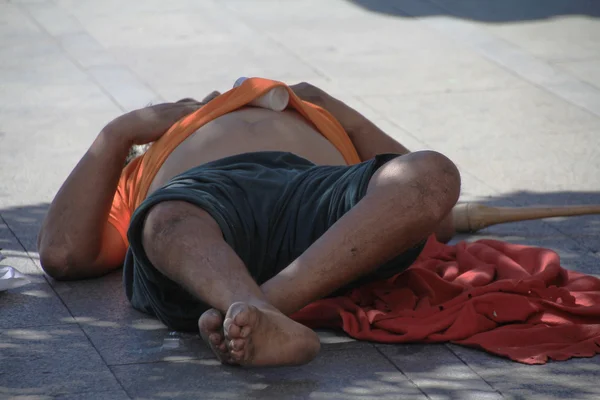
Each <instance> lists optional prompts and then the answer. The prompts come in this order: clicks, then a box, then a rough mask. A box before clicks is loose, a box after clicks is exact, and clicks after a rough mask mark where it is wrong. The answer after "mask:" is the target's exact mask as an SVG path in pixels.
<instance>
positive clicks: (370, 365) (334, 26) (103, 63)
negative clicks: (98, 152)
mask: <svg viewBox="0 0 600 400" xmlns="http://www.w3.org/2000/svg"><path fill="white" fill-rule="evenodd" d="M599 18H600V3H599V2H598V1H596V0H568V1H562V0H531V1H529V0H504V1H493V0H488V1H484V0H421V1H417V0H388V1H384V0H381V1H375V0H297V1H294V0H288V1H284V0H281V1H277V0H219V1H216V0H214V1H208V0H206V1H204V0H170V1H159V0H144V1H142V0H139V1H121V0H103V1H91V0H38V1H36V0H30V1H27V0H23V1H19V0H0V248H2V250H1V253H2V254H3V255H4V256H5V257H7V258H6V259H5V260H4V261H2V262H0V264H1V265H11V266H14V267H16V268H17V269H18V270H20V271H21V272H24V273H27V274H28V276H29V277H30V279H31V281H32V283H31V284H29V285H26V286H23V287H22V288H19V289H15V290H11V291H8V292H4V293H0V398H2V399H4V398H19V399H50V398H59V399H69V400H74V399H115V400H120V399H129V398H139V399H188V398H189V399H246V398H248V399H253V398H261V399H308V398H310V399H352V400H358V399H413V398H414V399H443V400H450V399H457V400H458V399H498V398H509V399H525V398H526V399H564V398H570V399H598V398H600V386H599V385H598V377H599V376H600V357H598V356H597V357H595V358H590V359H574V360H570V361H566V362H554V363H549V364H547V365H543V366H526V365H520V364H517V363H514V362H510V361H507V360H504V359H501V358H497V357H493V356H490V355H487V354H485V353H483V352H479V351H477V350H473V349H465V348H462V347H459V346H455V345H420V344H413V345H376V344H371V343H359V342H356V341H352V340H350V339H348V338H346V337H344V336H342V335H340V334H336V333H333V332H322V333H321V337H322V341H323V342H324V351H323V352H322V354H321V355H320V356H319V357H318V358H317V359H316V360H315V361H314V362H312V363H310V364H309V365H306V366H303V367H300V368H279V369H256V370H244V369H239V368H230V367H222V366H220V365H219V364H218V363H216V362H215V361H214V360H213V359H212V358H211V356H210V353H209V352H208V350H207V349H206V348H205V347H204V346H203V345H202V344H201V343H200V342H199V341H198V339H197V338H194V337H191V336H180V337H177V336H172V335H170V333H169V331H168V330H166V329H165V328H164V327H163V326H162V325H161V324H159V323H158V322H156V321H155V320H153V319H152V318H149V317H148V316H146V315H143V314H141V313H138V312H136V311H134V310H133V309H131V308H130V307H129V305H128V303H127V301H126V299H125V296H124V293H123V290H122V288H121V284H120V274H119V273H118V272H117V273H114V274H111V275H109V276H107V277H105V278H102V279H97V280H89V281H82V282H70V283H59V282H54V281H52V280H51V279H49V278H46V277H45V276H44V274H43V273H42V271H41V269H40V265H39V260H38V254H37V252H36V245H35V239H36V234H37V231H38V229H39V226H40V222H41V219H42V218H43V215H44V213H45V211H46V209H47V206H48V204H49V202H50V201H51V200H52V198H53V195H54V194H55V193H56V191H57V189H58V187H59V186H60V184H61V183H62V181H63V180H64V179H65V177H66V176H67V174H68V173H69V172H70V170H71V169H72V168H73V167H74V165H75V163H76V162H77V161H78V159H79V158H80V157H81V155H82V154H83V153H84V152H85V150H86V149H87V147H88V146H89V145H90V143H91V141H92V140H93V138H94V137H95V135H96V134H97V133H98V132H99V131H100V129H101V128H102V127H103V126H104V124H105V123H107V122H108V121H109V120H110V119H112V118H114V117H116V116H117V115H119V114H120V113H122V112H124V111H127V110H131V109H135V108H139V107H142V106H145V105H147V104H148V103H150V102H156V101H174V100H177V99H179V98H182V97H202V96H204V95H205V94H207V93H209V92H210V91H212V90H214V89H219V90H222V91H223V90H227V89H228V88H230V87H231V85H232V84H233V82H234V80H235V79H236V78H237V77H239V76H263V77H268V78H273V79H279V80H283V81H286V82H288V83H290V84H291V83H296V82H299V81H308V82H312V83H314V84H315V85H317V86H321V87H322V88H324V89H326V90H328V91H330V92H331V93H332V94H333V95H336V96H338V97H340V98H341V99H343V100H344V101H346V102H347V103H349V104H351V105H352V106H354V107H355V108H357V109H359V110H360V111H361V112H363V114H365V115H366V116H368V117H369V118H371V119H372V120H373V121H375V122H376V123H377V124H378V125H379V126H380V127H381V128H383V129H384V130H386V131H387V132H389V133H390V134H391V135H393V136H394V137H395V138H397V139H398V140H399V141H400V142H401V143H403V144H405V145H406V146H407V147H408V148H410V149H412V150H418V149H435V150H438V151H441V152H443V153H445V154H447V155H448V156H449V157H450V158H452V159H453V160H454V161H455V162H456V163H457V164H458V165H459V167H460V169H461V172H462V175H463V181H464V187H463V193H462V200H464V201H466V200H478V201H481V202H483V203H486V204H496V205H534V204H555V205H562V204H591V203H597V204H600V19H599ZM482 237H492V238H498V239H501V240H507V241H511V242H517V243H523V244H528V245H536V246H543V247H549V248H552V249H554V250H556V251H558V252H559V254H560V255H561V257H562V263H563V265H564V266H565V267H567V268H572V269H576V270H580V271H584V272H586V273H590V274H595V275H600V216H596V217H577V218H569V219H565V218H555V219H548V220H544V221H535V222H526V223H516V224H507V225H502V226H497V227H494V228H490V229H487V230H484V231H482V232H481V233H480V234H479V235H474V236H471V237H465V238H464V239H468V240H476V239H479V238H482Z"/></svg>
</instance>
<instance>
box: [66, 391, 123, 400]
mask: <svg viewBox="0 0 600 400" xmlns="http://www.w3.org/2000/svg"><path fill="white" fill-rule="evenodd" d="M130 398H131V397H129V396H128V395H127V393H126V392H125V391H124V390H111V391H110V392H86V393H74V394H67V395H61V396H56V397H54V399H56V400H128V399H130Z"/></svg>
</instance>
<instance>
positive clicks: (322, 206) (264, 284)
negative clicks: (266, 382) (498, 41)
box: [38, 78, 460, 366]
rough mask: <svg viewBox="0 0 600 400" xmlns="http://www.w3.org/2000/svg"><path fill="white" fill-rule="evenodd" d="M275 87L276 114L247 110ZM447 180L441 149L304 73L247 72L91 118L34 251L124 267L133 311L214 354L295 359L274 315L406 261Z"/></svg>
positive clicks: (455, 190) (308, 355)
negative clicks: (285, 98)
mask: <svg viewBox="0 0 600 400" xmlns="http://www.w3.org/2000/svg"><path fill="white" fill-rule="evenodd" d="M278 87H279V88H284V89H285V90H287V91H288V92H289V96H290V99H289V104H288V107H287V108H286V109H285V110H284V111H281V112H277V111H273V110H270V109H265V108H259V107H251V106H249V103H250V102H251V101H253V100H254V99H256V98H259V97H260V96H261V95H263V94H265V93H267V92H268V91H269V90H271V89H273V88H278ZM146 143H152V145H151V146H150V147H149V149H148V150H147V151H146V152H145V153H144V154H143V155H141V156H140V157H137V158H135V159H134V160H133V161H131V162H129V163H128V164H127V165H126V166H125V167H124V165H125V164H126V158H127V155H128V152H129V150H130V148H131V147H132V146H133V145H140V144H146ZM459 191H460V176H459V173H458V170H457V168H456V167H455V165H454V164H453V163H452V162H451V161H450V160H449V159H448V158H446V157H445V156H443V155H442V154H439V153H436V152H433V151H420V152H412V153H411V152H409V151H408V150H407V149H406V148H404V147H403V146H402V145H400V144H399V143H398V142H396V141H394V140H393V139H392V138H390V137H389V136H387V135H386V134H385V133H383V132H382V131H381V130H379V129H378V128H377V127H376V126H375V125H373V124H372V123H371V122H369V121H368V120H367V119H366V118H364V117H363V116H362V115H361V114H359V113H358V112H357V111H355V110H353V109H352V108H350V107H348V106H347V105H345V104H344V103H342V102H341V101H339V100H337V99H334V98H333V97H331V96H330V95H328V94H326V93H325V92H323V91H322V90H320V89H318V88H316V87H314V86H312V85H310V84H307V83H301V84H298V85H294V86H290V87H288V86H286V85H285V84H283V83H281V82H276V81H271V80H267V79H261V78H251V79H247V80H246V81H244V82H243V83H242V84H241V85H240V86H239V87H236V88H234V89H232V90H230V91H228V92H226V93H224V94H218V93H215V94H213V95H212V96H209V97H208V98H207V99H205V101H203V102H197V101H194V100H191V99H185V100H181V101H179V102H176V103H167V104H159V105H154V106H150V107H147V108H144V109H141V110H137V111H133V112H130V113H127V114H125V115H122V116H120V117H118V118H116V119H115V120H114V121H112V122H110V123H109V124H108V125H106V127H105V128H104V129H103V130H102V131H101V132H100V133H99V135H98V137H97V138H96V140H95V141H94V142H93V144H92V145H91V147H90V148H89V150H88V151H87V153H86V154H85V155H84V156H83V158H82V159H81V161H80V162H79V163H78V164H77V166H76V167H75V169H74V170H73V172H72V173H71V174H70V175H69V177H68V178H67V180H66V181H65V183H64V184H63V186H62V187H61V189H60V190H59V192H58V194H57V195H56V198H55V199H54V200H53V202H52V204H51V205H50V208H49V210H48V214H47V216H46V218H45V220H44V223H43V226H42V229H41V231H40V235H39V240H38V247H39V253H40V260H41V263H42V266H43V268H44V270H45V271H46V272H47V273H48V274H49V275H51V276H53V277H54V278H56V279H79V278H91V277H95V276H100V275H103V274H105V273H108V272H109V271H112V270H114V269H116V268H119V267H121V266H123V275H124V277H123V280H124V285H125V290H126V294H127V297H128V299H129V300H130V302H131V304H132V305H133V307H135V308H136V309H138V310H141V311H143V312H146V313H149V314H151V315H154V316H156V317H157V318H158V319H159V320H160V321H162V322H163V323H164V324H166V325H167V326H169V327H170V328H171V329H176V330H186V331H196V332H198V331H199V332H200V335H201V336H202V338H203V339H204V340H205V341H206V342H207V344H208V345H209V346H210V347H211V349H212V350H213V352H214V353H215V355H216V356H217V357H218V358H219V360H220V361H221V362H223V363H228V364H239V365H248V366H267V365H269V366H272V365H297V364H302V363H306V362H308V361H310V360H312V359H313V358H314V357H315V356H316V354H317V353H318V351H319V347H320V345H319V339H318V336H317V335H316V334H315V333H314V332H313V331H312V330H311V329H309V328H307V327H305V326H303V325H301V324H299V323H297V322H295V321H293V320H292V319H290V318H289V316H290V315H291V314H293V313H294V312H296V311H298V310H300V309H301V308H303V307H304V306H306V305H308V304H309V303H311V302H313V301H315V300H317V299H319V298H322V297H326V296H331V295H335V294H336V293H343V291H345V290H347V289H349V288H352V287H355V286H358V285H361V284H364V283H366V282H369V281H372V280H378V279H385V278H388V277H391V276H393V275H395V274H397V273H399V272H401V271H403V270H405V269H406V268H407V267H408V266H410V264H411V263H412V262H413V261H414V260H415V259H416V257H417V256H418V255H419V253H420V251H421V249H422V248H423V245H424V241H425V239H426V238H427V237H428V236H429V235H430V234H432V233H437V234H438V238H440V240H443V239H445V238H447V235H448V232H449V231H450V230H451V229H452V226H451V224H452V221H451V218H449V217H448V216H449V213H450V211H451V210H452V208H453V206H454V205H455V203H456V201H457V199H458V196H459Z"/></svg>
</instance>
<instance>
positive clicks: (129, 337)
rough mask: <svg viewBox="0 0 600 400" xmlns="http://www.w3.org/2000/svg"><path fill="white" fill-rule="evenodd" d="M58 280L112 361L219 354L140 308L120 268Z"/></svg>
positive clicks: (335, 339) (328, 340)
mask: <svg viewBox="0 0 600 400" xmlns="http://www.w3.org/2000/svg"><path fill="white" fill-rule="evenodd" d="M52 284H53V286H54V289H55V290H56V291H57V293H58V295H59V296H60V298H61V299H62V301H64V303H65V304H66V305H67V307H68V309H69V311H70V312H71V313H72V314H73V316H74V317H75V320H76V321H77V323H78V324H79V325H80V326H81V328H82V329H83V330H84V332H85V333H86V335H87V336H88V337H89V338H90V340H91V342H92V343H93V344H94V346H95V347H96V349H97V350H98V352H99V353H100V354H101V355H102V357H103V358H104V360H106V363H107V364H108V365H120V364H132V363H147V362H155V361H162V360H193V359H204V358H207V359H212V358H214V356H213V354H212V352H211V351H210V349H209V348H208V347H206V346H205V345H204V343H203V342H202V340H201V339H200V337H199V336H198V335H197V334H193V333H181V332H172V331H170V330H169V329H167V328H166V327H165V326H164V325H163V324H161V323H160V322H159V321H158V320H156V319H155V318H153V317H151V316H149V315H146V314H144V313H141V312H138V311H136V310H134V309H133V307H132V306H131V304H130V303H129V301H128V300H127V298H126V296H125V291H124V288H123V285H122V278H121V272H120V271H116V272H114V273H112V274H110V275H108V276H106V277H103V278H100V279H94V280H88V281H82V282H55V281H52ZM319 336H320V337H321V340H322V342H323V349H324V350H340V349H352V348H363V347H370V346H371V345H370V344H368V343H362V342H357V341H355V340H353V339H352V338H350V337H348V336H347V335H345V334H343V333H340V332H334V331H320V332H319Z"/></svg>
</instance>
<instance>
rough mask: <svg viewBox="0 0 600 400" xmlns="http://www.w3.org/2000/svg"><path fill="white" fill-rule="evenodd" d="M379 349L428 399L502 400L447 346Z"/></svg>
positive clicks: (381, 347)
mask: <svg viewBox="0 0 600 400" xmlns="http://www.w3.org/2000/svg"><path fill="white" fill-rule="evenodd" d="M376 347H377V348H378V349H379V350H380V351H381V352H382V353H383V354H384V355H385V356H386V357H387V358H388V359H389V360H390V361H392V362H393V363H394V365H395V366H396V367H398V369H399V370H400V371H402V373H403V374H404V375H406V376H407V377H408V379H410V381H411V382H413V383H414V384H415V385H417V386H418V387H419V389H421V390H422V391H423V393H425V394H426V395H427V398H429V399H439V400H450V399H456V400H463V399H464V400H467V399H474V400H475V399H477V400H479V399H482V400H483V399H501V398H502V395H501V394H500V393H498V392H497V391H496V390H494V388H492V387H491V386H490V385H489V384H488V383H487V382H485V381H484V380H483V379H481V377H480V376H479V375H477V374H476V373H475V372H473V370H471V369H470V368H469V367H468V366H467V365H465V363H464V362H463V361H462V360H461V359H459V358H458V357H456V355H454V353H452V352H451V351H450V350H448V348H447V347H446V346H444V345H437V344H392V345H382V344H378V345H376Z"/></svg>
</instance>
